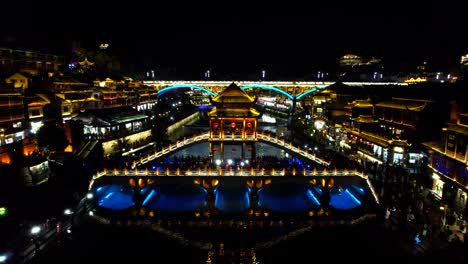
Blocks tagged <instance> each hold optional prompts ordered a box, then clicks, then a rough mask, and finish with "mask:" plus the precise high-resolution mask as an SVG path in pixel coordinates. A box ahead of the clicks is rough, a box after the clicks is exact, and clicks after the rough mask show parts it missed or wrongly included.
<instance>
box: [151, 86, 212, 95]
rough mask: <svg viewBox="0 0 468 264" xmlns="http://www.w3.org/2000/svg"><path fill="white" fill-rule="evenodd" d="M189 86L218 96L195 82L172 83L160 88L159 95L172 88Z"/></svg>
mask: <svg viewBox="0 0 468 264" xmlns="http://www.w3.org/2000/svg"><path fill="white" fill-rule="evenodd" d="M187 88H192V89H196V90H201V91H203V92H206V93H208V94H210V95H211V96H213V97H214V96H217V94H216V93H214V92H212V91H210V90H208V89H206V88H204V87H201V86H198V85H194V84H174V85H171V86H168V87H164V88H163V89H161V90H159V91H158V97H159V96H161V95H163V94H164V93H166V92H168V91H170V90H176V89H187Z"/></svg>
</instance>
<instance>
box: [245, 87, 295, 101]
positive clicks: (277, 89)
mask: <svg viewBox="0 0 468 264" xmlns="http://www.w3.org/2000/svg"><path fill="white" fill-rule="evenodd" d="M255 88H260V89H267V90H273V91H276V92H278V93H280V94H283V95H285V96H286V97H288V98H289V99H291V100H292V99H293V98H294V96H292V95H290V94H289V93H287V92H285V91H283V90H281V89H279V88H276V87H274V86H271V85H264V84H251V85H246V86H243V87H242V88H241V90H247V89H255Z"/></svg>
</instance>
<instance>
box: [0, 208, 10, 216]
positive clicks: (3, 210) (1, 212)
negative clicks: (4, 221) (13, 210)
mask: <svg viewBox="0 0 468 264" xmlns="http://www.w3.org/2000/svg"><path fill="white" fill-rule="evenodd" d="M7 213H8V210H7V208H6V207H0V216H5V215H6V214H7Z"/></svg>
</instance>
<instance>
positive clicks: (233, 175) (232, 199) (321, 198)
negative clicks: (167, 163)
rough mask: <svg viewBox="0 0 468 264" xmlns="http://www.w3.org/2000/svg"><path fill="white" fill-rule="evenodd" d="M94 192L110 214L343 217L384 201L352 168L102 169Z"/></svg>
mask: <svg viewBox="0 0 468 264" xmlns="http://www.w3.org/2000/svg"><path fill="white" fill-rule="evenodd" d="M89 197H92V198H91V204H92V208H94V209H93V210H94V211H93V212H94V213H95V214H99V215H101V216H103V217H105V218H107V217H110V218H112V217H116V216H121V217H127V216H132V215H133V216H135V217H143V218H145V217H147V218H155V219H171V217H172V219H173V217H174V216H175V215H176V216H177V219H190V220H197V219H198V220H202V219H205V220H206V219H213V218H214V219H218V218H220V219H227V218H236V219H237V218H240V219H242V218H244V219H245V218H246V219H253V220H259V219H276V220H278V219H285V218H284V217H286V218H294V219H302V218H307V219H310V218H317V217H319V218H323V217H326V218H327V219H328V218H329V219H334V220H338V219H340V220H342V219H345V218H348V217H351V218H352V219H356V218H358V217H361V216H362V215H365V214H369V213H375V212H376V210H377V207H378V204H379V200H378V197H377V195H376V193H375V191H374V189H373V187H372V185H371V183H370V181H369V178H368V177H367V175H365V174H364V173H362V172H358V171H347V170H341V171H338V170H333V171H328V170H322V171H316V170H313V171H303V172H301V173H296V174H295V172H292V171H282V172H280V173H277V172H274V171H271V172H269V173H267V172H266V171H265V170H250V171H236V172H233V171H220V170H219V171H218V170H200V169H199V170H188V171H185V172H181V171H177V170H176V171H169V170H167V171H164V172H160V171H157V170H155V171H149V170H137V169H135V170H103V171H100V172H98V173H96V174H95V175H94V177H93V179H92V181H91V183H90V185H89ZM351 218H350V219H351Z"/></svg>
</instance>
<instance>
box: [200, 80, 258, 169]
mask: <svg viewBox="0 0 468 264" xmlns="http://www.w3.org/2000/svg"><path fill="white" fill-rule="evenodd" d="M212 104H213V105H214V108H213V109H212V110H211V111H210V112H209V113H208V116H209V118H210V138H209V141H210V153H211V154H212V155H213V158H214V159H220V160H221V161H222V160H224V159H225V158H240V159H242V160H243V159H245V158H246V150H247V151H250V152H251V156H250V158H253V157H255V142H256V140H257V137H256V131H257V118H258V116H259V115H260V113H259V112H258V111H257V110H255V109H254V108H253V105H254V104H255V98H252V97H250V96H249V95H248V94H247V93H246V92H244V91H242V90H241V89H240V88H239V86H237V85H236V84H234V83H232V84H231V85H229V86H228V87H227V88H226V89H225V90H224V91H223V92H221V93H220V94H219V95H218V96H216V97H215V98H213V99H212ZM239 145H240V147H239ZM239 153H240V154H239Z"/></svg>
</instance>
